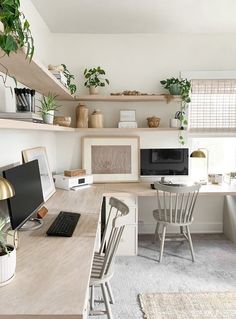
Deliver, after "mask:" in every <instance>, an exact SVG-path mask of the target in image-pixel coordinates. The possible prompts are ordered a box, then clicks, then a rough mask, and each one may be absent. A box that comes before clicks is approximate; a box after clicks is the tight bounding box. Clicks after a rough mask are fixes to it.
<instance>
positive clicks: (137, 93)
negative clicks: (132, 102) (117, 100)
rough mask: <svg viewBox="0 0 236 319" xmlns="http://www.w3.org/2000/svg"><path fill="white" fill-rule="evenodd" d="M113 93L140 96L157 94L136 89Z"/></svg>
mask: <svg viewBox="0 0 236 319" xmlns="http://www.w3.org/2000/svg"><path fill="white" fill-rule="evenodd" d="M111 95H118V96H119V95H128V96H129V95H130V96H139V95H150V96H151V95H155V94H148V93H142V92H139V91H136V90H133V91H130V90H125V91H123V92H117V93H111Z"/></svg>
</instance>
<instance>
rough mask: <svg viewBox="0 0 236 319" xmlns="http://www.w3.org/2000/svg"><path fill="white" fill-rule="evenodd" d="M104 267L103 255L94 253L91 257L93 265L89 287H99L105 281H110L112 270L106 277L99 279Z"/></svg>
mask: <svg viewBox="0 0 236 319" xmlns="http://www.w3.org/2000/svg"><path fill="white" fill-rule="evenodd" d="M103 265H104V255H100V254H99V253H97V252H95V253H94V257H93V265H92V271H91V275H90V283H89V285H90V286H95V285H99V284H101V283H102V282H106V281H107V280H109V279H111V278H112V276H113V273H114V272H113V270H110V272H109V273H108V274H106V275H103V276H102V277H101V271H102V268H103Z"/></svg>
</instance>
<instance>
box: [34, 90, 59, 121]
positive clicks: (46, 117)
mask: <svg viewBox="0 0 236 319" xmlns="http://www.w3.org/2000/svg"><path fill="white" fill-rule="evenodd" d="M56 97H57V96H56V95H53V94H52V93H48V96H44V95H43V97H42V99H41V100H40V103H41V106H38V108H39V109H40V112H41V113H42V117H43V121H44V123H46V124H53V119H54V113H55V111H56V110H57V109H58V108H59V107H60V105H57V104H56Z"/></svg>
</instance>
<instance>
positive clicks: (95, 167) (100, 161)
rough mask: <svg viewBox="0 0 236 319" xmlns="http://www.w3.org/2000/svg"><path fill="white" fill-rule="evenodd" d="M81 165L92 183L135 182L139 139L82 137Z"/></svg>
mask: <svg viewBox="0 0 236 319" xmlns="http://www.w3.org/2000/svg"><path fill="white" fill-rule="evenodd" d="M82 165H83V168H84V169H86V172H87V174H92V175H93V180H94V182H136V181H138V178H139V137H137V136H131V137H120V136H117V137H106V136H102V137H91V136H87V137H83V139H82Z"/></svg>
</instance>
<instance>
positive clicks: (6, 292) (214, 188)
mask: <svg viewBox="0 0 236 319" xmlns="http://www.w3.org/2000/svg"><path fill="white" fill-rule="evenodd" d="M118 194H122V195H125V196H126V195H127V196H130V195H135V196H155V195H156V192H155V190H152V189H150V184H149V183H127V184H124V183H120V184H110V183H109V184H96V185H92V186H90V187H89V188H85V189H80V190H78V191H62V190H57V192H56V194H55V195H53V197H51V198H50V199H49V201H48V202H47V203H46V206H47V207H48V209H49V214H48V215H47V216H46V217H45V218H44V226H43V227H42V228H41V229H38V230H35V231H32V232H21V233H20V248H19V250H17V270H16V277H15V278H14V280H13V281H12V282H11V283H10V284H9V285H7V286H5V287H1V288H0V318H3V317H5V316H6V315H8V319H10V318H16V317H18V318H19V317H20V318H21V319H22V318H27V319H29V318H33V317H35V316H37V318H38V319H39V318H44V319H49V318H55V316H57V315H60V316H62V317H63V318H70V319H74V318H76V319H80V318H84V317H85V318H86V315H84V316H83V314H84V313H85V311H86V307H87V294H88V284H89V276H90V270H91V265H92V259H93V253H94V246H95V239H96V233H97V227H98V222H99V215H100V209H101V203H102V197H103V196H104V195H117V196H118ZM201 194H202V195H209V194H212V195H236V187H235V186H234V187H230V186H227V185H223V186H218V185H207V186H203V187H202V188H201ZM61 210H67V211H73V212H79V213H81V214H82V215H81V218H80V221H79V224H78V226H77V227H76V230H75V232H74V234H73V236H72V237H71V238H57V237H46V235H45V233H46V230H47V228H48V227H49V224H50V223H51V222H52V219H53V218H54V216H55V214H58V213H59V211H61Z"/></svg>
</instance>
